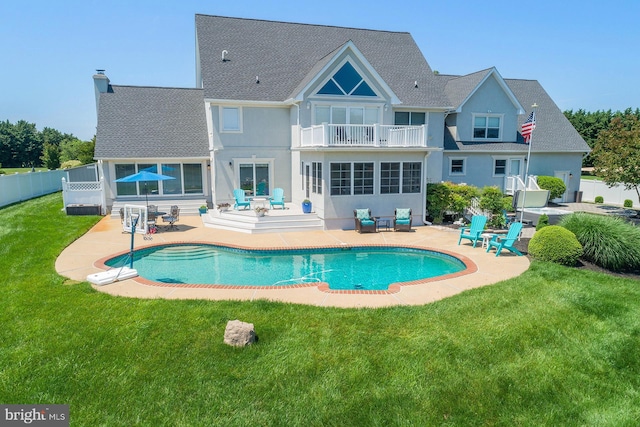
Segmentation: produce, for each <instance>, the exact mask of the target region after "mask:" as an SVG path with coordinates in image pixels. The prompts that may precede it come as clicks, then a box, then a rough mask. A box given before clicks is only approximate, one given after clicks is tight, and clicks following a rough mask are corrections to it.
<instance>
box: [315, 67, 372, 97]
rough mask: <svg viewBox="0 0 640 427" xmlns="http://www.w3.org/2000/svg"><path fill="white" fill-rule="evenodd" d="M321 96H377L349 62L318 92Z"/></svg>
mask: <svg viewBox="0 0 640 427" xmlns="http://www.w3.org/2000/svg"><path fill="white" fill-rule="evenodd" d="M318 94H319V95H341V96H377V95H376V93H375V92H374V91H373V89H371V87H370V86H369V85H368V84H367V82H365V81H364V79H363V78H362V76H360V74H359V73H358V72H357V71H356V69H355V68H353V65H351V64H350V63H349V62H345V64H344V65H343V66H342V67H340V69H339V70H338V71H337V72H336V73H335V74H334V75H333V77H331V79H329V81H328V82H327V83H325V85H324V86H322V88H321V89H320V90H319V91H318Z"/></svg>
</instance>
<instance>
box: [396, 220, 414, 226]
mask: <svg viewBox="0 0 640 427" xmlns="http://www.w3.org/2000/svg"><path fill="white" fill-rule="evenodd" d="M396 224H401V225H409V224H411V220H410V219H396Z"/></svg>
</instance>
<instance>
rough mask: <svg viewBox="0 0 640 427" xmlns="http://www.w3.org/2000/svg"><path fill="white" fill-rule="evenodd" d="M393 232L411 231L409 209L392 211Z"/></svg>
mask: <svg viewBox="0 0 640 427" xmlns="http://www.w3.org/2000/svg"><path fill="white" fill-rule="evenodd" d="M393 231H411V209H396V210H395V211H394V218H393Z"/></svg>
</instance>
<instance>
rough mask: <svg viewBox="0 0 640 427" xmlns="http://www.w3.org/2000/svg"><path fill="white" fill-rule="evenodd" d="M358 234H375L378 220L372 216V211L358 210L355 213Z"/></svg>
mask: <svg viewBox="0 0 640 427" xmlns="http://www.w3.org/2000/svg"><path fill="white" fill-rule="evenodd" d="M353 216H354V218H355V221H356V231H357V232H358V233H375V232H376V220H375V218H373V217H372V216H371V209H356V210H354V211H353Z"/></svg>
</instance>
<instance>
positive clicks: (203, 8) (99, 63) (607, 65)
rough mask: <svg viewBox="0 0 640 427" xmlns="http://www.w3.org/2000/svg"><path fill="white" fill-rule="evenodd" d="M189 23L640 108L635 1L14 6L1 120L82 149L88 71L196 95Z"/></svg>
mask: <svg viewBox="0 0 640 427" xmlns="http://www.w3.org/2000/svg"><path fill="white" fill-rule="evenodd" d="M391 5H392V6H391ZM196 13H201V14H208V15H222V16H232V17H242V18H256V19H267V20H277V21H287V22H302V23H310V24H322V25H336V26H347V27H356V28H369V29H376V30H390V31H406V32H409V33H411V34H412V36H413V38H414V39H415V40H416V43H417V44H418V46H419V47H420V49H421V50H422V53H423V54H424V56H425V57H426V59H427V61H428V62H429V64H430V65H431V68H432V69H434V70H438V71H439V72H440V73H443V74H467V73H471V72H474V71H478V70H482V69H485V68H489V67H492V66H495V67H496V68H497V69H498V71H499V72H500V74H501V75H502V76H503V77H505V78H523V79H535V80H538V81H539V82H540V83H541V84H542V86H543V87H544V88H545V89H546V90H547V92H548V93H549V94H550V95H551V97H552V98H553V99H554V100H555V102H556V103H557V104H558V106H559V107H560V109H562V110H566V109H573V110H577V109H579V108H582V109H585V110H587V111H596V110H608V109H612V110H614V111H615V110H624V109H625V108H627V107H632V108H634V109H635V108H636V107H640V54H639V53H638V47H639V46H640V30H639V29H638V26H637V25H638V24H637V19H638V17H640V2H639V1H637V0H624V1H623V0H610V1H608V2H602V1H591V0H583V1H575V0H568V1H567V0H565V1H557V0H553V1H551V0H540V1H533V2H513V1H491V0H488V1H484V2H479V1H478V2H471V1H459V2H446V1H442V0H439V1H431V0H416V1H413V0H405V1H403V2H389V1H374V0H369V1H360V0H351V1H348V2H347V1H344V0H341V1H335V0H323V1H320V2H307V1H300V0H296V1H289V0H285V1H265V0H256V1H254V0H248V1H245V0H235V1H218V0H206V1H205V0H200V1H195V0H171V1H161V0H155V1H148V0H135V1H131V0H127V1H110V0H101V1H96V0H78V1H75V0H73V1H72V0H60V1H40V0H37V1H36V0H21V1H5V2H2V4H0V52H1V53H2V58H3V60H2V61H0V121H4V120H9V121H10V122H12V123H15V122H16V121H18V120H27V121H29V122H31V123H35V124H36V126H37V128H38V129H40V130H42V128H44V127H52V128H55V129H58V130H60V131H61V132H64V133H72V134H74V135H75V136H77V137H79V138H80V139H83V140H89V139H91V138H92V137H93V135H94V133H95V127H96V111H95V99H94V89H93V80H92V75H93V74H94V72H95V70H96V69H106V74H107V76H108V77H109V79H110V80H111V82H112V83H113V84H120V85H140V86H172V87H194V85H195V28H194V22H195V14H196Z"/></svg>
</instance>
